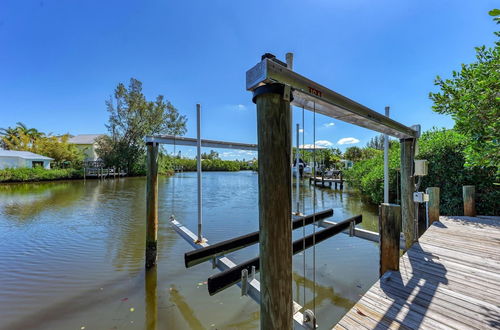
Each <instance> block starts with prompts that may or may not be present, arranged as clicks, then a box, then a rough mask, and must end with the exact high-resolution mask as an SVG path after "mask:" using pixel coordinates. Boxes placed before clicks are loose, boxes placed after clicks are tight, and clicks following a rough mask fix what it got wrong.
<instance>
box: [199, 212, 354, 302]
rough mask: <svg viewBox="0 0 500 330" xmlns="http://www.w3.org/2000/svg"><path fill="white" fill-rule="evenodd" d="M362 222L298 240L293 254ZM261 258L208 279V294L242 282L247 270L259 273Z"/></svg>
mask: <svg viewBox="0 0 500 330" xmlns="http://www.w3.org/2000/svg"><path fill="white" fill-rule="evenodd" d="M361 221H362V216H361V215H357V216H355V217H352V218H349V219H346V220H344V221H341V222H339V223H338V224H336V225H333V226H331V227H328V228H326V229H323V230H320V231H318V232H316V234H311V235H308V236H306V237H304V238H301V239H298V240H296V241H294V242H293V254H297V253H299V252H301V251H303V250H304V249H307V248H309V247H311V246H313V245H314V243H315V244H318V243H320V242H322V241H324V240H326V239H328V238H330V237H332V236H335V235H337V234H338V233H340V232H342V231H344V230H346V229H348V228H349V226H350V225H351V222H354V223H355V224H358V223H360V222H361ZM259 261H260V258H259V257H256V258H253V259H250V260H248V261H246V262H244V263H241V264H239V265H237V266H235V267H232V268H231V269H228V270H225V271H223V272H220V273H219V274H215V275H212V276H210V277H209V278H208V281H207V284H208V285H207V286H208V293H209V294H210V295H211V296H212V295H214V294H216V293H218V292H220V291H222V290H224V289H226V288H228V287H230V286H231V285H233V284H236V283H238V282H239V281H240V280H241V272H242V271H243V270H244V269H246V270H247V271H248V272H249V273H250V272H251V270H252V268H254V267H255V271H256V272H257V271H259V268H260V262H259Z"/></svg>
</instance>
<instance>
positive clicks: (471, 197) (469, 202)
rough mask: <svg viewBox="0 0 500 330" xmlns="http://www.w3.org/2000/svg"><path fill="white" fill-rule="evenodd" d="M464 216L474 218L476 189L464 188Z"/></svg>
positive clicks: (471, 187) (472, 187)
mask: <svg viewBox="0 0 500 330" xmlns="http://www.w3.org/2000/svg"><path fill="white" fill-rule="evenodd" d="M463 196H464V215H465V216H468V217H475V216H476V187H475V186H464V187H463Z"/></svg>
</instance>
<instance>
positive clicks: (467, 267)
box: [334, 217, 500, 329]
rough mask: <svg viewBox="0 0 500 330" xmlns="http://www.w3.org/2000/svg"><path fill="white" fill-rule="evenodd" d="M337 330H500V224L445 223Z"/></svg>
mask: <svg viewBox="0 0 500 330" xmlns="http://www.w3.org/2000/svg"><path fill="white" fill-rule="evenodd" d="M399 268H400V271H399V272H397V271H392V272H387V273H386V274H385V275H384V276H383V277H382V278H381V279H380V280H379V281H377V282H376V283H375V284H374V285H373V286H372V287H371V288H370V289H369V290H368V291H367V292H366V293H365V295H364V296H363V297H361V299H360V300H359V301H358V302H357V303H356V304H355V305H354V306H353V308H352V309H351V310H350V311H349V312H348V313H347V314H346V315H344V317H343V318H342V319H341V320H340V321H339V322H338V324H337V325H336V326H335V327H334V329H354V328H360V329H363V328H366V329H375V328H376V329H394V328H397V329H401V328H403V329H498V328H500V285H499V283H500V218H488V219H482V218H472V217H440V221H439V222H435V223H434V224H433V225H432V226H431V227H430V228H429V229H428V230H427V231H426V232H425V234H424V235H423V236H422V237H421V238H420V240H419V242H418V243H415V244H414V245H413V246H412V247H411V248H410V249H409V250H408V251H407V252H406V253H405V254H404V255H403V256H402V257H401V258H400V261H399Z"/></svg>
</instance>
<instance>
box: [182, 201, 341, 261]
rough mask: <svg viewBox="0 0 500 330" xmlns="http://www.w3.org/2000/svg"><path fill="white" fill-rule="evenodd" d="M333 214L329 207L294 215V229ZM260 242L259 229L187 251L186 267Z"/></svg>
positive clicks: (185, 255) (185, 257) (185, 256)
mask: <svg viewBox="0 0 500 330" xmlns="http://www.w3.org/2000/svg"><path fill="white" fill-rule="evenodd" d="M332 215H333V210H332V209H328V210H324V211H321V212H316V213H315V214H310V215H307V216H305V217H304V216H301V217H299V216H294V220H293V221H292V229H297V228H300V227H302V226H306V225H309V224H311V223H313V222H316V221H319V220H322V219H325V218H329V217H331V216H332ZM258 242H259V232H258V231H255V232H253V233H250V234H246V235H242V236H239V237H235V238H231V239H228V240H225V241H222V242H219V243H216V244H212V245H210V246H208V247H205V248H201V249H197V250H194V251H189V252H186V253H185V254H184V264H185V265H186V268H189V267H192V266H195V265H198V264H200V263H202V262H205V261H208V260H210V259H213V258H214V257H217V256H220V255H224V254H226V253H230V252H234V251H237V250H240V249H243V248H245V247H247V246H250V245H253V244H256V243H258Z"/></svg>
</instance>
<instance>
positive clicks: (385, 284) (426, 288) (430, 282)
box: [375, 243, 448, 329]
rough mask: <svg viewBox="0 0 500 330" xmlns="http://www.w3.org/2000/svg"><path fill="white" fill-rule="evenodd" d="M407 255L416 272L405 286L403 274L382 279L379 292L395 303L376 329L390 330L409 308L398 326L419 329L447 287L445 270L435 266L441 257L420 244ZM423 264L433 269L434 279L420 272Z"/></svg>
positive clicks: (439, 265)
mask: <svg viewBox="0 0 500 330" xmlns="http://www.w3.org/2000/svg"><path fill="white" fill-rule="evenodd" d="M407 254H408V260H409V262H410V264H411V269H412V270H413V272H412V274H411V278H410V279H409V280H407V281H406V283H405V280H404V279H403V277H402V275H401V273H400V272H387V273H386V274H385V275H384V276H382V278H381V279H380V288H381V289H382V291H383V292H384V293H385V294H386V295H387V296H388V297H390V298H391V299H393V300H394V302H393V303H392V305H391V306H390V307H389V309H388V310H387V312H386V313H385V314H384V316H383V317H382V319H381V320H380V321H379V323H378V324H377V326H376V327H375V329H387V328H390V327H391V325H392V323H396V322H397V321H396V318H395V316H396V315H399V314H400V312H401V311H402V310H403V309H406V308H407V309H409V311H408V312H407V313H406V315H405V317H404V319H403V320H402V321H401V323H399V322H397V323H399V326H403V327H404V326H405V325H410V324H411V328H413V329H418V328H420V326H421V324H422V322H423V320H424V318H425V317H426V316H425V315H426V313H427V310H428V308H429V305H430V303H431V301H432V298H433V297H434V294H435V292H436V290H437V288H438V286H439V285H440V284H448V280H447V278H446V273H447V270H446V267H444V266H443V265H442V264H440V263H436V262H434V258H437V259H439V257H437V256H434V255H433V254H432V253H427V252H425V251H424V250H423V249H422V247H421V246H420V244H419V243H415V244H413V246H412V247H411V250H408V251H407ZM422 260H425V262H426V267H430V268H432V270H433V274H432V276H430V274H428V273H425V272H424V271H421V270H417V269H423V268H421V264H422ZM403 271H404V270H403Z"/></svg>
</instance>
